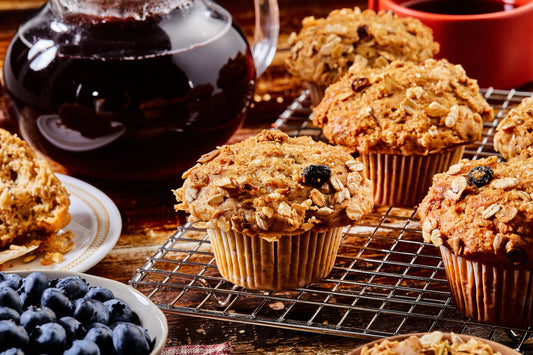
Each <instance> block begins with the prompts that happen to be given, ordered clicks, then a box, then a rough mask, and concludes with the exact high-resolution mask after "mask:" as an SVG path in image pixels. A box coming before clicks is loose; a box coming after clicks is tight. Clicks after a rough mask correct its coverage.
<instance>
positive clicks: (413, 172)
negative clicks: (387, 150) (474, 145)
mask: <svg viewBox="0 0 533 355" xmlns="http://www.w3.org/2000/svg"><path fill="white" fill-rule="evenodd" d="M463 152H464V146H460V147H458V148H455V149H451V150H447V151H444V152H439V153H434V154H429V155H395V154H381V153H370V154H361V155H360V156H359V159H360V160H361V161H362V162H363V164H365V167H366V171H367V175H368V177H369V178H370V179H371V180H372V183H373V185H374V204H376V205H378V206H402V207H411V206H416V205H418V204H419V203H420V202H421V201H422V199H423V198H424V196H425V195H426V194H427V192H428V190H429V187H430V186H431V184H432V182H433V176H434V175H435V174H437V173H441V172H444V171H446V170H448V168H449V167H450V166H452V165H453V164H455V163H457V162H459V160H461V158H462V156H463Z"/></svg>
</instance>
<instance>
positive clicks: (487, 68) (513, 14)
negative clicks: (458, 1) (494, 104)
mask: <svg viewBox="0 0 533 355" xmlns="http://www.w3.org/2000/svg"><path fill="white" fill-rule="evenodd" d="M418 1H420V0H418ZM463 1H464V3H466V2H468V1H470V0H463ZM476 1H477V2H479V1H480V0H476ZM484 1H487V2H492V3H494V1H500V2H501V3H503V2H504V1H503V0H484ZM505 2H506V3H508V2H513V4H514V8H513V9H512V10H509V11H498V12H490V13H481V14H473V15H472V14H468V15H465V14H460V15H455V14H453V15H450V14H439V13H433V12H426V11H419V10H414V9H411V8H408V7H406V6H404V4H405V3H411V4H412V3H413V0H369V2H368V6H369V8H371V9H373V10H375V11H379V10H391V11H393V12H394V13H396V14H397V15H398V16H400V17H414V18H417V19H419V20H420V21H422V23H424V24H425V25H427V26H428V27H430V28H432V29H433V35H434V38H435V40H436V41H437V42H439V43H440V46H441V49H440V52H439V53H438V55H437V57H438V58H446V59H448V61H450V62H451V63H455V64H461V65H462V66H463V67H464V68H465V70H466V72H467V74H468V76H469V77H471V78H474V79H477V80H478V83H479V86H480V87H494V88H496V89H511V88H520V87H521V86H523V85H525V84H527V83H529V82H530V81H532V80H533V0H514V1H512V0H506V1H505ZM502 8H503V5H502Z"/></svg>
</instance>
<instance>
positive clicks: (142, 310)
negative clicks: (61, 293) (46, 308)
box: [6, 270, 168, 355]
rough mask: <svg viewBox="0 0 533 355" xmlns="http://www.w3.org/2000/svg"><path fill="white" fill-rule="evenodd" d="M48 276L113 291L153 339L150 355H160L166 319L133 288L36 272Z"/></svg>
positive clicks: (90, 278)
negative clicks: (73, 280)
mask: <svg viewBox="0 0 533 355" xmlns="http://www.w3.org/2000/svg"><path fill="white" fill-rule="evenodd" d="M38 271H39V272H42V273H44V274H45V275H46V276H48V279H49V280H54V279H59V278H62V277H67V276H79V277H81V278H82V279H84V280H86V281H87V283H88V284H89V285H90V286H100V287H106V288H108V289H110V290H111V291H113V294H114V295H115V298H116V299H119V300H121V301H123V302H124V303H126V304H127V305H128V306H129V307H130V308H131V310H132V311H134V312H135V313H137V315H138V316H139V318H140V320H141V324H142V326H143V328H146V329H147V330H148V334H150V338H151V339H155V344H154V349H153V350H152V352H151V353H150V355H160V354H161V353H162V352H163V348H164V347H165V343H166V340H167V336H168V325H167V318H166V317H165V315H164V314H163V312H161V310H160V309H159V308H157V306H156V305H155V304H154V303H153V302H152V301H150V300H149V299H148V297H146V296H145V295H143V294H142V293H140V292H139V291H137V290H135V289H134V288H132V287H130V286H128V285H126V284H123V283H121V282H118V281H114V280H110V279H106V278H103V277H98V276H93V275H89V274H84V273H80V272H74V271H58V270H50V271H48V270H38ZM32 272H33V271H18V272H13V273H14V274H18V275H20V276H21V277H26V276H27V275H29V274H30V273H32ZM6 273H7V272H6Z"/></svg>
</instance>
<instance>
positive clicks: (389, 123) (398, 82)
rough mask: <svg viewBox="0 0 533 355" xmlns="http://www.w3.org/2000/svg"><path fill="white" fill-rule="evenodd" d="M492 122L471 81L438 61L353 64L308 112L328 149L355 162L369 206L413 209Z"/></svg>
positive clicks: (445, 63) (455, 67) (455, 69)
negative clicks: (366, 179) (367, 187)
mask: <svg viewBox="0 0 533 355" xmlns="http://www.w3.org/2000/svg"><path fill="white" fill-rule="evenodd" d="M492 118H493V111H492V108H491V107H490V106H489V104H488V103H487V102H486V101H485V99H484V98H483V97H482V96H481V95H480V93H479V87H478V85H477V82H476V81H475V80H473V79H470V78H469V77H468V76H467V75H466V73H465V71H464V69H463V68H462V67H461V66H460V65H453V64H451V63H449V62H448V61H447V60H445V59H441V60H435V59H428V60H426V61H424V62H419V63H413V62H400V61H396V62H393V63H391V64H390V65H389V66H387V67H384V68H364V67H361V66H360V65H359V64H355V65H354V66H352V67H351V68H350V70H349V72H348V73H347V74H346V75H345V76H343V77H342V78H341V79H340V80H339V81H337V82H336V83H334V84H332V85H331V86H329V87H328V89H327V90H326V93H325V96H324V98H323V99H322V101H321V102H320V104H319V105H318V106H316V107H315V108H314V109H313V114H312V119H313V122H314V124H315V125H317V126H318V127H320V128H322V131H323V132H324V135H325V136H326V137H327V139H328V140H329V141H330V142H331V143H333V144H337V145H340V146H342V147H344V148H345V149H347V150H348V151H350V152H352V153H354V154H355V155H356V156H359V159H361V160H362V161H363V162H364V164H365V166H366V167H367V172H368V173H369V174H370V175H369V176H370V178H371V180H372V181H373V183H374V202H375V203H376V204H377V205H389V206H413V205H416V204H418V203H419V202H420V201H421V200H422V198H423V197H424V195H425V194H426V192H427V189H428V188H429V186H430V185H431V179H432V177H433V175H434V174H435V173H438V172H442V171H445V170H446V169H447V168H448V167H449V166H450V165H452V164H454V163H456V162H457V161H459V159H460V158H461V157H462V154H463V150H464V145H466V144H469V143H473V142H475V141H476V140H479V139H480V138H481V133H482V130H483V122H484V121H488V120H491V119H492Z"/></svg>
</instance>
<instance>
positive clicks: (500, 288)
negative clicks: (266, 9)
mask: <svg viewBox="0 0 533 355" xmlns="http://www.w3.org/2000/svg"><path fill="white" fill-rule="evenodd" d="M440 252H441V255H442V259H443V261H444V266H445V269H446V276H447V278H448V282H449V285H450V289H451V293H452V299H453V302H454V304H455V306H456V307H457V309H458V310H459V311H460V312H461V313H463V314H464V315H466V316H467V317H470V318H472V319H473V320H476V321H479V322H484V323H489V324H494V325H502V326H511V327H520V328H526V327H528V326H530V325H532V324H533V323H532V315H533V314H532V311H533V273H532V270H531V269H524V268H513V267H507V268H506V267H502V266H494V265H490V264H486V263H482V262H479V261H470V260H467V259H465V258H463V257H461V256H457V255H455V254H453V252H452V251H451V250H450V249H448V248H447V247H445V246H441V247H440Z"/></svg>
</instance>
